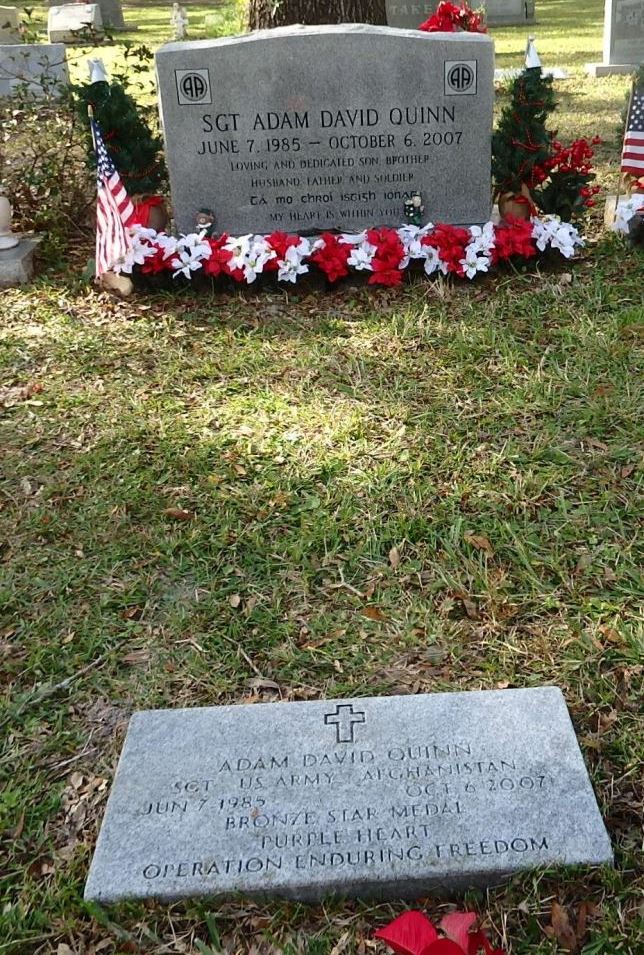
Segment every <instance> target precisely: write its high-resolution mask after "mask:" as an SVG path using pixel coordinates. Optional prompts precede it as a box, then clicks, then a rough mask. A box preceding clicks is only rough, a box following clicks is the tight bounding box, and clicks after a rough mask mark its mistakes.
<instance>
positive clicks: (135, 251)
mask: <svg viewBox="0 0 644 955" xmlns="http://www.w3.org/2000/svg"><path fill="white" fill-rule="evenodd" d="M129 231H130V240H131V241H130V248H129V250H128V252H127V254H126V255H125V256H124V257H123V258H122V259H120V260H118V261H117V262H116V263H115V264H114V266H113V271H114V272H122V273H126V274H132V273H133V272H138V273H140V274H143V275H154V274H158V273H163V272H168V273H171V274H172V277H173V278H175V279H177V278H179V277H180V276H183V277H184V278H187V279H191V278H193V276H194V275H195V273H197V272H200V273H201V274H203V275H207V276H209V277H211V278H219V277H220V276H228V277H229V278H231V279H233V280H234V281H236V282H240V283H246V284H247V285H251V284H252V283H253V282H254V281H255V280H256V279H257V277H258V276H260V275H266V274H273V275H276V277H277V279H278V281H280V282H290V283H293V284H295V283H296V282H297V281H298V279H299V278H300V276H302V275H305V274H306V273H307V272H310V271H311V269H312V268H315V269H317V270H319V271H320V272H322V273H323V274H324V275H325V276H326V278H327V279H328V281H329V282H337V281H338V280H339V279H342V278H345V277H346V276H348V275H350V274H351V273H356V272H365V273H367V274H368V275H369V279H368V282H369V284H370V285H385V286H394V285H400V284H401V283H402V281H403V278H404V274H405V271H406V270H407V269H408V268H409V267H410V265H411V264H412V263H413V262H418V263H420V264H422V267H423V268H424V271H425V273H426V274H427V275H435V274H439V275H455V276H457V277H459V278H467V279H473V278H475V277H476V276H477V275H478V274H479V273H480V272H489V271H490V269H491V268H493V267H494V266H496V265H498V264H499V263H501V262H508V261H511V260H513V259H520V260H526V259H534V258H536V257H537V256H538V255H539V253H544V252H546V251H547V250H548V249H553V250H555V251H557V252H559V253H560V254H561V255H562V256H563V257H564V258H566V259H570V258H572V257H573V256H574V255H575V253H576V251H577V249H579V248H580V247H581V246H582V245H583V244H584V243H583V239H582V238H581V236H580V234H579V232H578V230H577V228H576V227H575V226H574V225H572V224H571V223H569V222H562V221H561V219H559V217H558V216H543V217H541V218H537V217H534V218H532V219H531V220H529V221H526V220H521V219H508V220H507V221H506V220H503V221H502V222H500V223H498V224H495V223H493V222H487V223H486V224H485V225H483V226H476V225H475V226H470V227H469V228H461V227H459V226H453V225H446V224H440V225H432V224H431V223H428V224H427V225H425V226H422V227H419V226H414V225H404V226H401V227H400V228H399V229H391V228H378V229H368V230H366V231H365V232H360V233H357V234H349V233H342V234H336V233H331V232H324V233H322V234H321V235H320V236H319V237H317V238H311V239H308V238H304V237H303V236H299V235H287V234H286V233H284V232H272V233H271V234H270V235H253V234H252V233H251V234H249V235H244V236H240V237H234V236H228V235H225V234H224V235H220V236H215V237H212V238H210V237H208V236H206V235H205V233H203V232H201V233H196V232H195V233H191V234H189V235H182V236H179V237H178V238H177V237H175V236H172V235H168V234H166V233H164V232H156V231H155V230H154V229H147V228H144V227H142V226H133V227H132V228H131V229H130V230H129Z"/></svg>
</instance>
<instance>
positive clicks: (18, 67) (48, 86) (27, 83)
mask: <svg viewBox="0 0 644 955" xmlns="http://www.w3.org/2000/svg"><path fill="white" fill-rule="evenodd" d="M68 83H69V74H68V71H67V61H66V54H65V47H64V45H63V44H62V43H21V44H20V45H17V44H16V45H9V46H0V96H10V95H11V94H12V93H15V92H16V90H17V89H22V88H25V89H26V90H27V91H28V92H29V93H31V94H33V95H35V96H43V95H45V94H46V93H52V94H56V93H57V92H59V91H60V90H61V89H62V88H63V87H65V86H67V84H68Z"/></svg>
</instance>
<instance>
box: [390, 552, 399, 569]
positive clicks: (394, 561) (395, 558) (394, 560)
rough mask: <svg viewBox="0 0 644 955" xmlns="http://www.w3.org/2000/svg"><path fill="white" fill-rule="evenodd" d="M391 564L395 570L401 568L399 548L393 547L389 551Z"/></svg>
mask: <svg viewBox="0 0 644 955" xmlns="http://www.w3.org/2000/svg"><path fill="white" fill-rule="evenodd" d="M389 563H390V564H391V566H392V568H393V569H394V570H395V569H396V568H397V567H400V551H399V550H398V548H397V547H392V548H391V550H390V551H389Z"/></svg>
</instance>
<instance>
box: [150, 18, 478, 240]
mask: <svg viewBox="0 0 644 955" xmlns="http://www.w3.org/2000/svg"><path fill="white" fill-rule="evenodd" d="M156 65H157V76H158V85H159V93H160V99H161V116H162V123H163V129H164V135H165V142H166V157H167V162H168V168H169V171H170V184H171V190H172V203H173V209H174V215H175V219H176V222H177V225H178V227H179V229H181V230H182V231H186V230H192V229H193V228H194V218H195V215H196V213H197V211H198V210H199V209H200V208H201V207H206V208H209V209H212V210H214V212H215V215H216V219H217V227H218V229H219V230H222V231H226V232H230V233H232V234H238V233H247V232H257V233H261V232H271V231H273V230H274V229H285V230H290V231H309V232H311V231H313V232H315V231H321V230H324V229H334V228H338V229H342V230H345V231H356V230H361V229H364V228H365V227H369V226H377V225H391V226H399V225H400V224H401V222H402V221H403V209H404V201H405V199H406V198H408V197H409V196H410V195H411V193H412V192H414V190H418V191H420V192H421V193H422V195H423V199H424V203H425V209H426V214H427V217H428V218H429V219H431V220H433V221H444V222H452V223H470V224H471V223H475V222H483V221H485V220H487V219H488V218H489V215H490V212H491V198H490V164H491V159H490V150H491V145H490V144H491V132H492V105H493V98H494V90H493V73H494V46H493V43H492V41H491V40H490V38H489V37H487V36H480V35H475V34H469V33H461V34H455V33H454V34H445V33H442V34H427V33H420V32H419V31H417V30H414V31H412V30H392V29H390V28H389V27H377V26H365V25H362V24H349V25H343V26H320V27H301V26H295V27H285V28H282V29H276V30H263V31H259V32H257V33H251V34H249V35H247V36H242V37H226V38H224V39H219V40H201V41H197V42H192V43H169V44H168V45H167V46H164V47H162V48H161V49H160V50H158V51H157V53H156Z"/></svg>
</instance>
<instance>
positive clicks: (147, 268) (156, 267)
mask: <svg viewBox="0 0 644 955" xmlns="http://www.w3.org/2000/svg"><path fill="white" fill-rule="evenodd" d="M148 244H149V246H150V248H152V249H154V255H149V256H147V257H146V259H145V261H144V263H143V265H142V266H141V271H142V272H143V273H144V274H145V275H156V274H157V273H158V272H163V271H164V270H165V269H169V268H170V267H171V264H170V262H169V261H168V260H167V259H166V258H165V250H164V249H163V248H162V247H161V246H160V245H157V244H156V243H154V242H150V243H148Z"/></svg>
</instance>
